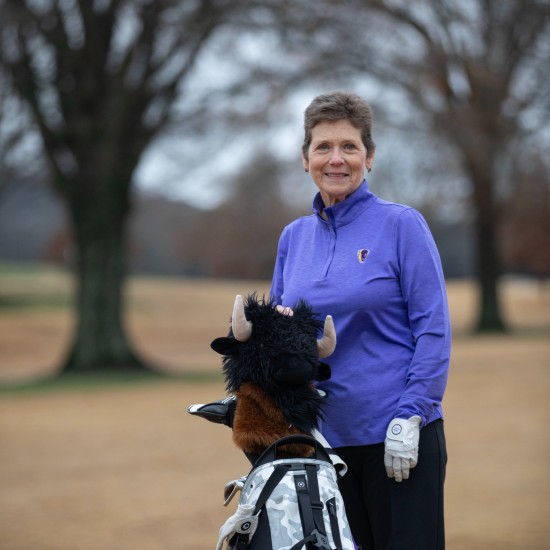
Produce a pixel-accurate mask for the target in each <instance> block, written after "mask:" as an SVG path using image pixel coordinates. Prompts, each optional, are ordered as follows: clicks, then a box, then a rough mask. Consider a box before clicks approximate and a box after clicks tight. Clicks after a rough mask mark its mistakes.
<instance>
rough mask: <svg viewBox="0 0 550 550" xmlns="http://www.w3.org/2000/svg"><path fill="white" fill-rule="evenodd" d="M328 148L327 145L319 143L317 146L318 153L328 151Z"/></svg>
mask: <svg viewBox="0 0 550 550" xmlns="http://www.w3.org/2000/svg"><path fill="white" fill-rule="evenodd" d="M329 148H330V146H329V144H328V143H319V145H317V150H318V151H328V149H329Z"/></svg>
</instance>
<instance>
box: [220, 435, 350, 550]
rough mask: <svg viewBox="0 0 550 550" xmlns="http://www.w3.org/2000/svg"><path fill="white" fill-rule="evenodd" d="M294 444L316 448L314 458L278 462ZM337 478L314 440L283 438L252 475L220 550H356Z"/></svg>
mask: <svg viewBox="0 0 550 550" xmlns="http://www.w3.org/2000/svg"><path fill="white" fill-rule="evenodd" d="M289 443H301V444H304V443H305V444H309V445H311V446H312V447H313V448H314V450H315V453H314V454H313V455H312V457H311V458H277V449H278V448H279V447H282V446H284V445H287V444H289ZM337 477H338V476H337V473H336V470H335V469H334V466H333V465H332V463H331V461H330V458H329V456H328V454H327V452H326V451H325V449H324V448H323V447H322V445H321V444H319V443H318V442H317V441H316V440H315V439H314V438H312V437H309V436H306V435H304V436H302V435H292V436H287V437H283V438H282V439H280V440H278V441H277V442H275V443H274V444H273V445H272V446H271V447H269V448H268V449H267V450H266V451H265V452H264V453H263V454H262V456H261V457H260V458H259V459H258V460H257V462H256V463H255V464H254V467H253V468H252V470H251V472H250V473H249V474H248V476H247V478H246V481H245V483H244V486H243V488H242V491H241V495H240V499H239V505H238V507H237V511H236V513H235V514H234V515H233V516H231V518H229V519H228V520H227V521H226V522H225V524H224V525H223V526H222V528H221V529H220V538H219V541H218V546H217V550H221V549H222V548H223V543H224V541H227V547H226V548H227V549H228V550H301V549H303V550H306V549H307V550H309V549H310V548H311V549H319V550H354V548H355V545H354V543H353V539H352V536H351V531H350V528H349V524H348V520H347V517H346V512H345V509H344V503H343V500H342V496H341V494H340V491H339V489H338V483H337Z"/></svg>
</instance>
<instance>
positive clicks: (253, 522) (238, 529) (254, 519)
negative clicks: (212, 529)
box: [216, 504, 258, 550]
mask: <svg viewBox="0 0 550 550" xmlns="http://www.w3.org/2000/svg"><path fill="white" fill-rule="evenodd" d="M253 512H254V505H253V504H239V506H237V511H236V512H235V513H234V514H233V515H232V516H231V517H230V518H228V519H227V521H226V522H225V523H224V524H223V525H222V526H221V527H220V534H219V537H218V544H217V545H216V550H222V548H223V543H224V541H225V540H226V539H228V540H229V539H230V538H231V537H232V536H233V535H234V534H235V533H245V534H248V535H250V536H252V535H253V534H254V532H255V531H256V528H257V527H258V516H253V515H252V513H253Z"/></svg>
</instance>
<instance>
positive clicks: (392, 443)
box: [384, 416, 420, 481]
mask: <svg viewBox="0 0 550 550" xmlns="http://www.w3.org/2000/svg"><path fill="white" fill-rule="evenodd" d="M419 438H420V417H419V416H411V418H409V419H408V420H405V419H404V418H394V419H393V420H392V421H391V422H390V425H389V426H388V430H387V432H386V440H385V441H384V447H385V452H384V466H385V467H386V473H387V474H388V477H393V478H395V481H403V480H404V479H409V471H410V469H411V468H414V467H415V466H416V465H417V463H418V440H419Z"/></svg>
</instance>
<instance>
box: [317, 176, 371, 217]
mask: <svg viewBox="0 0 550 550" xmlns="http://www.w3.org/2000/svg"><path fill="white" fill-rule="evenodd" d="M373 196H374V195H373V194H372V193H371V192H370V191H369V188H368V184H367V180H363V183H362V184H361V185H360V186H359V187H358V188H357V189H356V190H355V191H354V192H353V193H352V194H351V195H350V196H349V197H347V198H346V199H344V200H343V201H342V202H339V203H337V204H335V205H334V206H328V207H326V208H325V204H324V202H323V199H322V198H321V193H317V195H315V198H314V199H313V212H314V214H316V215H317V217H318V219H320V220H322V221H323V222H325V223H329V224H330V225H333V226H334V227H339V226H342V225H346V224H348V223H350V222H351V221H353V220H354V219H355V218H356V217H357V216H359V214H361V212H363V210H365V208H366V207H367V205H368V203H369V201H370V200H371V199H372V197H373ZM323 213H325V216H323Z"/></svg>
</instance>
